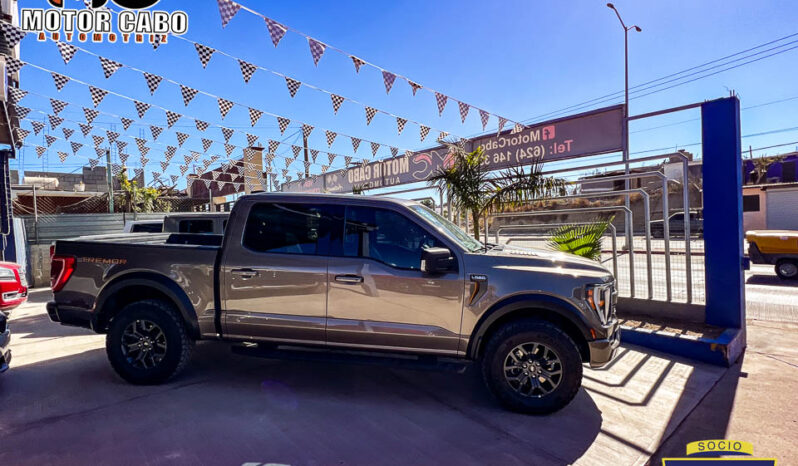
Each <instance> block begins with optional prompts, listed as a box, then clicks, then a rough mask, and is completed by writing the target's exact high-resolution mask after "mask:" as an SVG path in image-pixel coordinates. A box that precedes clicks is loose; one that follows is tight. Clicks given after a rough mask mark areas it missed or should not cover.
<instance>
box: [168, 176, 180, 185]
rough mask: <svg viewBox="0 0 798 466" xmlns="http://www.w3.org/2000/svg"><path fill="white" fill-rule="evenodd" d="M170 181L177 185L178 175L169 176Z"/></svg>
mask: <svg viewBox="0 0 798 466" xmlns="http://www.w3.org/2000/svg"><path fill="white" fill-rule="evenodd" d="M169 179H170V180H172V184H174V183H177V180H178V179H179V177H178V176H177V175H169Z"/></svg>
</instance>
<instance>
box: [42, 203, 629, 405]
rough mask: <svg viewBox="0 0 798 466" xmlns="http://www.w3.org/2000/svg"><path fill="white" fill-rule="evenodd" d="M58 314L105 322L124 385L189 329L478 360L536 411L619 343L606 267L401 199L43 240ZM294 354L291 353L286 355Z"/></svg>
mask: <svg viewBox="0 0 798 466" xmlns="http://www.w3.org/2000/svg"><path fill="white" fill-rule="evenodd" d="M51 266H52V272H51V287H52V290H53V292H54V301H52V302H50V303H48V304H47V311H48V314H49V315H50V318H51V319H52V320H53V321H55V322H60V323H62V324H67V325H77V326H81V327H86V328H90V329H93V330H94V331H95V332H98V333H105V334H106V353H107V356H108V358H109V360H110V363H111V365H112V366H113V368H114V369H115V370H116V372H117V373H118V374H119V375H120V376H121V377H122V378H123V379H125V380H127V381H129V382H131V383H134V384H157V383H162V382H165V381H166V380H167V379H169V378H170V377H172V376H174V375H175V374H177V373H178V372H179V371H180V370H181V369H183V368H184V366H186V364H187V362H188V360H189V355H190V353H191V349H192V345H193V343H194V342H195V341H196V340H222V341H227V342H232V343H235V345H234V348H235V347H237V348H242V347H244V348H250V347H253V346H254V347H263V348H264V351H267V352H266V354H272V353H269V352H268V350H270V349H272V348H275V349H276V350H278V351H283V354H285V353H286V352H291V351H292V350H301V352H302V353H312V352H320V353H326V354H328V353H336V352H338V353H346V354H353V353H354V354H356V355H360V356H361V357H367V356H370V355H377V356H375V359H379V360H381V361H387V360H389V359H390V358H389V357H387V356H391V357H393V358H395V359H396V360H407V359H408V358H411V359H412V358H417V359H418V360H419V361H429V360H430V359H432V360H435V361H444V360H445V361H451V360H452V359H454V360H456V361H455V363H457V364H463V365H469V364H473V363H476V364H478V365H479V367H480V368H481V372H482V375H483V377H484V380H485V382H486V384H487V386H488V387H489V389H490V390H491V391H492V392H493V394H494V395H495V396H496V398H497V399H498V400H499V401H500V403H501V404H502V405H504V406H505V407H507V408H509V409H512V410H515V411H519V412H525V413H548V412H552V411H554V410H557V409H559V408H561V407H563V406H565V405H566V404H567V403H568V402H569V401H570V400H571V399H572V398H573V397H574V396H575V394H576V393H577V391H578V389H579V387H580V385H581V381H582V366H583V364H584V363H587V364H589V365H590V366H591V367H600V366H602V365H604V364H606V363H608V362H609V361H610V360H612V358H613V357H614V355H615V353H616V350H617V347H618V345H619V331H618V321H617V319H616V317H615V301H616V297H617V293H616V290H615V280H614V278H613V276H612V274H611V273H610V272H609V271H607V269H605V268H604V267H602V266H601V265H599V264H598V263H596V262H594V261H590V260H587V259H582V258H578V257H576V256H571V255H566V254H563V253H554V252H548V251H536V250H531V249H522V248H517V247H508V246H497V245H492V244H482V243H480V242H479V241H477V240H475V239H473V238H472V237H470V236H469V235H468V234H467V233H466V232H464V231H463V230H461V229H460V228H459V227H457V226H456V225H454V224H453V223H452V222H450V221H449V220H447V219H446V218H444V217H442V216H440V215H439V214H437V213H435V212H433V211H432V210H430V209H428V208H427V207H425V206H423V205H421V204H419V203H416V202H414V201H408V200H400V199H388V198H381V197H366V196H354V195H333V194H297V193H268V194H267V193H261V194H252V195H248V196H244V197H242V198H240V199H239V200H238V201H237V202H236V204H235V207H234V208H233V210H232V212H231V214H230V219H229V222H228V224H227V228H226V229H225V233H224V236H220V235H191V234H180V233H177V234H165V233H164V234H141V235H137V234H127V235H122V234H119V235H110V236H105V237H91V238H77V239H72V240H59V241H56V242H55V245H54V250H53V251H52V263H51ZM297 353H298V351H294V354H297Z"/></svg>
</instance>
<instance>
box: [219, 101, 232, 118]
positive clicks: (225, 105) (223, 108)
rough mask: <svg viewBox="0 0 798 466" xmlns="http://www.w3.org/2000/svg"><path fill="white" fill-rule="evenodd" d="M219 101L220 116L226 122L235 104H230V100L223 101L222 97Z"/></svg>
mask: <svg viewBox="0 0 798 466" xmlns="http://www.w3.org/2000/svg"><path fill="white" fill-rule="evenodd" d="M217 100H218V102H219V114H220V115H222V120H224V117H226V116H227V114H228V113H229V112H230V109H231V108H233V105H235V103H233V102H230V101H229V100H227V99H223V98H221V97H219V98H218V99H217Z"/></svg>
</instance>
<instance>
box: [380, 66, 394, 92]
mask: <svg viewBox="0 0 798 466" xmlns="http://www.w3.org/2000/svg"><path fill="white" fill-rule="evenodd" d="M394 81H396V75H395V74H393V73H391V72H390V71H385V70H382V82H383V83H384V84H385V93H386V94H390V93H391V88H392V87H393V83H394Z"/></svg>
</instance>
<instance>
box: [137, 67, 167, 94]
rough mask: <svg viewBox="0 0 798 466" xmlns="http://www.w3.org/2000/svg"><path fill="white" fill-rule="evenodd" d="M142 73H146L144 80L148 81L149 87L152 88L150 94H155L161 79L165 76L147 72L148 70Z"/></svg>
mask: <svg viewBox="0 0 798 466" xmlns="http://www.w3.org/2000/svg"><path fill="white" fill-rule="evenodd" d="M142 74H143V75H144V80H145V81H147V87H148V88H149V89H150V95H153V94H155V91H156V90H157V89H158V86H159V85H160V84H161V81H163V78H162V77H160V76H158V75H155V74H150V73H147V72H146V71H145V72H143V73H142Z"/></svg>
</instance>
